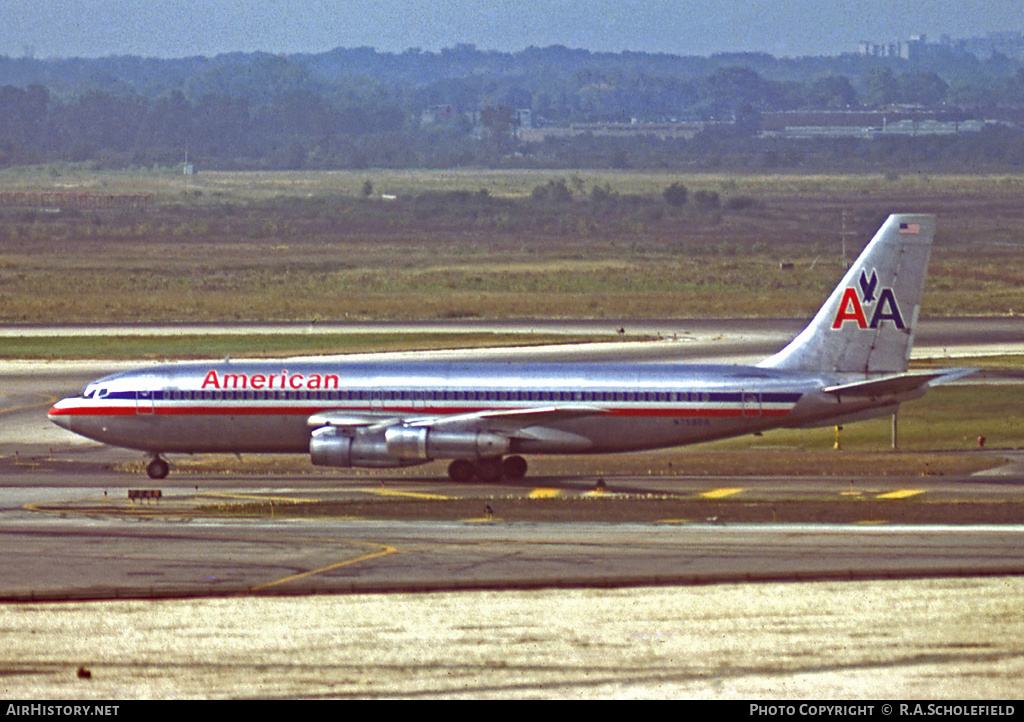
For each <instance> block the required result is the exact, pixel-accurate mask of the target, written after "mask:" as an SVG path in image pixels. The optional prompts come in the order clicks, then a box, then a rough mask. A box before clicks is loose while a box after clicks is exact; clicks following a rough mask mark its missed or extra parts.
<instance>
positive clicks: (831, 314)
mask: <svg viewBox="0 0 1024 722" xmlns="http://www.w3.org/2000/svg"><path fill="white" fill-rule="evenodd" d="M934 236H935V216H933V215H925V214H897V215H892V216H889V218H888V220H886V222H885V223H884V224H883V225H882V227H881V228H880V229H879V231H878V233H876V234H875V237H874V238H872V239H871V242H870V243H868V245H867V246H866V247H865V248H864V251H863V252H862V253H861V254H860V257H859V258H858V259H857V260H856V261H855V262H854V264H853V265H852V266H851V267H850V270H849V271H848V272H847V274H846V276H845V277H844V278H843V280H842V282H841V283H840V284H839V286H838V287H837V288H836V290H835V291H833V292H832V295H831V296H830V297H829V299H828V301H826V302H825V305H824V306H822V307H821V310H820V311H818V315H817V316H815V317H814V320H813V321H811V323H810V325H809V326H808V327H807V328H805V329H804V330H803V331H802V332H801V333H800V335H798V336H797V337H796V338H795V339H793V341H792V342H791V343H790V344H789V345H788V346H786V348H784V349H782V350H781V351H779V353H777V354H775V355H774V356H772V357H771V358H768V359H765V360H764V361H762V362H761V364H760V365H761V366H767V367H772V368H781V369H792V370H800V371H824V372H839V373H847V372H849V373H865V374H867V373H901V372H903V371H906V370H907V360H908V359H909V358H910V349H911V346H912V345H913V341H914V329H915V327H916V325H917V315H918V310H919V308H920V306H921V292H922V289H923V287H924V278H925V272H926V270H927V267H928V258H929V256H930V255H931V244H932V239H933V238H934Z"/></svg>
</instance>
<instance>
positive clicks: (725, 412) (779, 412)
mask: <svg viewBox="0 0 1024 722" xmlns="http://www.w3.org/2000/svg"><path fill="white" fill-rule="evenodd" d="M534 408H537V407H529V406H527V407H520V408H502V407H462V408H452V407H445V408H422V409H416V408H408V407H402V408H372V409H371V408H366V407H339V406H252V405H247V406H154V407H148V406H147V407H136V406H76V407H65V408H61V409H57V408H53V409H50V416H312V415H313V414H317V413H322V412H324V411H344V412H346V413H354V414H361V413H365V414H367V415H372V416H379V415H381V414H394V415H396V416H410V417H416V416H447V415H456V414H474V413H486V412H488V411H498V412H500V411H508V412H512V413H514V412H517V411H523V412H528V411H531V410H533V409H534ZM544 408H548V407H544ZM791 409H792V407H787V408H766V407H763V406H762V407H743V406H733V407H727V408H721V407H714V408H701V409H695V408H692V407H687V408H648V407H632V408H606V409H604V413H605V415H607V416H634V417H642V416H658V417H661V416H668V417H673V416H675V417H708V418H728V417H736V416H751V417H755V416H775V417H781V416H786V415H787V414H788V413H789V412H790V411H791ZM538 421H542V420H541V419H538Z"/></svg>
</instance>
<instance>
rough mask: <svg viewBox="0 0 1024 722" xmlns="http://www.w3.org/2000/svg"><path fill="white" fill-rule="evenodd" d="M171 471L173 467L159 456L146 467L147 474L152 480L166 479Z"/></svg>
mask: <svg viewBox="0 0 1024 722" xmlns="http://www.w3.org/2000/svg"><path fill="white" fill-rule="evenodd" d="M170 471H171V465H170V464H168V463H167V462H166V461H164V460H163V459H161V458H160V457H159V456H158V457H156V458H155V459H153V460H152V461H150V462H149V464H147V465H146V473H147V474H149V478H150V479H166V478H167V475H168V474H169V473H170Z"/></svg>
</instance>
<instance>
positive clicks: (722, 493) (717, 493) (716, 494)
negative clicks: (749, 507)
mask: <svg viewBox="0 0 1024 722" xmlns="http://www.w3.org/2000/svg"><path fill="white" fill-rule="evenodd" d="M742 491H744V489H734V488H723V489H712V490H711V491H705V492H702V493H701V494H700V497H701V498H702V499H724V498H725V497H727V496H735V495H736V494H739V493H740V492H742Z"/></svg>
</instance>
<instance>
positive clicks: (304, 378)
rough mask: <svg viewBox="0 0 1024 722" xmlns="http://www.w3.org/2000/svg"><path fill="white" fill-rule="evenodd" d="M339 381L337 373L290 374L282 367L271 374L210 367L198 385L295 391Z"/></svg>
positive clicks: (332, 386)
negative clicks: (225, 370)
mask: <svg viewBox="0 0 1024 722" xmlns="http://www.w3.org/2000/svg"><path fill="white" fill-rule="evenodd" d="M340 384H341V381H340V379H339V378H338V375H337V374H316V373H313V374H291V373H288V371H287V370H285V369H282V370H281V372H280V373H273V374H246V373H234V372H222V371H217V370H216V369H211V370H209V371H207V372H206V376H205V377H204V378H203V383H202V385H201V386H200V387H199V388H201V389H203V390H206V389H254V390H256V391H259V390H262V389H266V390H273V389H286V390H287V389H293V390H296V391H302V390H308V391H317V390H321V389H324V390H326V389H337V388H340Z"/></svg>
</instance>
